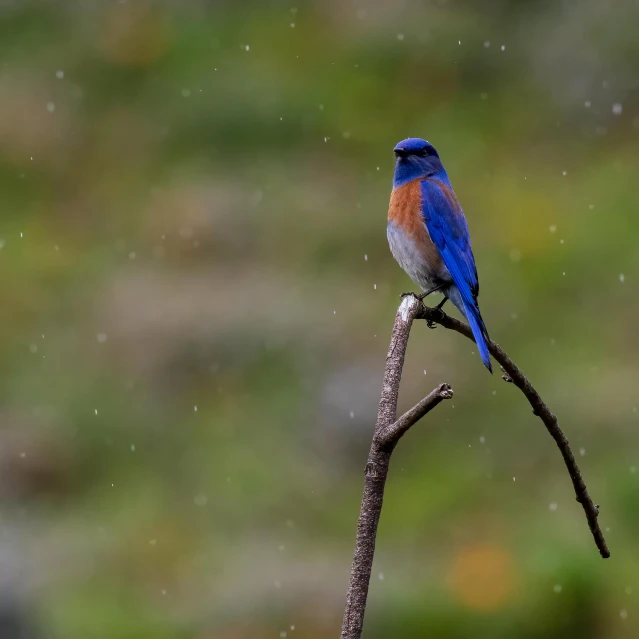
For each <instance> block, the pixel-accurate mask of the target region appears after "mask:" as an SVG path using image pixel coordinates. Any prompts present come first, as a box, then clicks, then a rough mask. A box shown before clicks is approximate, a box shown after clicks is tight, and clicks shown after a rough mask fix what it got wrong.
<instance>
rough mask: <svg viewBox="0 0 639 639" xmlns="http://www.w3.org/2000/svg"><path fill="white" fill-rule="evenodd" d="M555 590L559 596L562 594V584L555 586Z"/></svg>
mask: <svg viewBox="0 0 639 639" xmlns="http://www.w3.org/2000/svg"><path fill="white" fill-rule="evenodd" d="M553 590H554V591H555V592H556V593H557V594H559V593H560V592H561V584H555V587H554V588H553Z"/></svg>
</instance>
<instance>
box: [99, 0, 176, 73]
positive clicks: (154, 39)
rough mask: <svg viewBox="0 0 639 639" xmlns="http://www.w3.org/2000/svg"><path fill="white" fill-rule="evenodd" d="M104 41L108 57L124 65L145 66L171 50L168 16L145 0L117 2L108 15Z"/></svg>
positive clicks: (102, 42)
mask: <svg viewBox="0 0 639 639" xmlns="http://www.w3.org/2000/svg"><path fill="white" fill-rule="evenodd" d="M104 25H105V26H104V32H103V34H102V39H101V44H102V52H103V55H104V57H105V58H106V59H107V60H109V61H110V62H113V63H115V64H118V65H121V66H124V67H134V68H144V67H147V66H150V65H151V64H153V63H154V62H156V61H157V60H158V59H160V58H161V57H162V56H163V55H164V54H165V53H166V52H167V50H168V46H169V27H168V23H167V20H166V17H165V15H164V14H163V13H162V12H161V11H159V10H156V9H151V8H150V7H148V5H147V4H146V3H144V2H142V3H135V4H134V3H127V4H116V5H115V6H114V7H113V8H112V9H111V10H110V11H109V13H108V14H107V16H106V20H105V23H104Z"/></svg>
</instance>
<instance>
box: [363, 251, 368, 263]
mask: <svg viewBox="0 0 639 639" xmlns="http://www.w3.org/2000/svg"><path fill="white" fill-rule="evenodd" d="M364 262H368V255H367V254H366V253H364Z"/></svg>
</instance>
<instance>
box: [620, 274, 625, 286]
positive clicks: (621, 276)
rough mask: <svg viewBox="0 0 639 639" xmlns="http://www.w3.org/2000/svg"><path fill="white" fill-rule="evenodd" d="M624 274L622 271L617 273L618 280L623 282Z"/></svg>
mask: <svg viewBox="0 0 639 639" xmlns="http://www.w3.org/2000/svg"><path fill="white" fill-rule="evenodd" d="M625 279H626V276H625V275H624V274H623V273H619V281H620V282H621V283H622V284H623V282H624V281H625Z"/></svg>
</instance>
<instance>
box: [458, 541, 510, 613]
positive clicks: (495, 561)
mask: <svg viewBox="0 0 639 639" xmlns="http://www.w3.org/2000/svg"><path fill="white" fill-rule="evenodd" d="M449 583H450V587H451V589H452V591H453V593H454V595H455V597H456V598H457V599H458V600H459V601H460V602H461V603H462V604H463V605H464V606H466V607H467V608H471V609H473V610H478V611H482V612H490V611H493V610H497V609H498V608H501V607H502V606H503V605H504V604H505V603H506V602H507V600H508V599H509V598H510V597H511V596H512V595H513V593H514V590H515V570H514V566H513V562H512V559H511V557H510V555H509V554H508V553H507V552H506V551H505V550H503V549H502V548H499V547H497V546H488V545H478V546H470V547H467V548H463V549H462V550H460V551H459V552H458V553H457V556H456V557H455V559H454V561H453V564H452V566H451V568H450V572H449Z"/></svg>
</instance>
